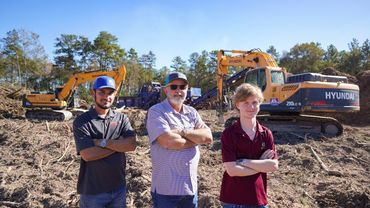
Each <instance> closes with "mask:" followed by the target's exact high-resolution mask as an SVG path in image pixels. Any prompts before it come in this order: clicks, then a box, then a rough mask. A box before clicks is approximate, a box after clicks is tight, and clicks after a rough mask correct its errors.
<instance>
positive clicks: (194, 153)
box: [146, 72, 213, 208]
mask: <svg viewBox="0 0 370 208" xmlns="http://www.w3.org/2000/svg"><path fill="white" fill-rule="evenodd" d="M187 89H188V80H187V78H186V76H185V75H184V74H183V73H180V72H172V73H170V74H169V75H168V76H167V78H166V80H165V83H164V86H163V91H164V93H165V94H166V96H167V99H165V100H164V101H163V102H161V103H158V104H156V105H154V106H152V107H151V108H150V109H149V111H148V119H147V122H146V123H147V124H146V127H147V130H148V135H149V142H150V155H151V160H152V184H151V194H152V200H153V207H154V208H162V207H184V208H188V207H189V208H190V207H197V206H198V194H197V192H198V185H197V169H198V162H199V157H200V154H199V144H209V143H211V142H212V141H213V138H212V133H211V130H210V129H209V127H208V126H207V125H206V124H205V123H204V122H203V120H202V119H201V117H200V115H199V114H198V112H197V111H196V110H195V109H194V108H193V107H190V106H188V105H185V104H184V101H185V99H186V93H187Z"/></svg>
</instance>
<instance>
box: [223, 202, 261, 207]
mask: <svg viewBox="0 0 370 208" xmlns="http://www.w3.org/2000/svg"><path fill="white" fill-rule="evenodd" d="M221 204H222V207H223V208H268V206H267V205H239V204H229V203H223V202H221Z"/></svg>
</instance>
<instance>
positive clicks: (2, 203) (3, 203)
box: [0, 201, 23, 207]
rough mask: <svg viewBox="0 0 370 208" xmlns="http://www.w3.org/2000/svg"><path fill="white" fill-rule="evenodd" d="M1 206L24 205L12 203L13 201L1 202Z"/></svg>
mask: <svg viewBox="0 0 370 208" xmlns="http://www.w3.org/2000/svg"><path fill="white" fill-rule="evenodd" d="M0 205H4V206H8V207H21V206H22V205H23V203H19V202H12V201H0Z"/></svg>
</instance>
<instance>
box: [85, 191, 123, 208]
mask: <svg viewBox="0 0 370 208" xmlns="http://www.w3.org/2000/svg"><path fill="white" fill-rule="evenodd" d="M105 207H110V208H126V187H125V186H122V187H120V188H119V189H116V190H113V191H109V192H105V193H101V194H93V195H89V194H81V195H80V208H105Z"/></svg>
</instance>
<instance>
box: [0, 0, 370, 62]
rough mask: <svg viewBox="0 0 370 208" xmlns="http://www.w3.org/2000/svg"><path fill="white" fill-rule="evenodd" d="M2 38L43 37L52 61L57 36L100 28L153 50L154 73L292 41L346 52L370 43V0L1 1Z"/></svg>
mask: <svg viewBox="0 0 370 208" xmlns="http://www.w3.org/2000/svg"><path fill="white" fill-rule="evenodd" d="M0 5H1V7H0V38H4V37H5V36H6V32H8V31H10V30H12V29H20V28H23V29H26V30H28V31H32V32H34V33H37V34H39V35H40V42H41V44H42V45H43V46H44V47H45V51H46V53H47V54H48V56H49V59H50V60H53V56H54V54H53V51H54V50H55V48H54V44H55V38H57V37H60V35H61V34H76V35H83V36H85V37H88V38H89V40H90V41H93V40H94V39H95V38H96V37H97V35H98V34H99V32H100V31H108V32H109V33H111V34H113V35H115V36H116V37H117V38H118V40H119V44H120V46H121V47H122V48H124V49H126V50H128V49H129V48H134V49H135V50H136V51H137V52H138V53H139V55H142V54H144V53H148V52H149V51H153V53H154V54H155V55H156V58H157V62H156V68H161V67H162V66H168V67H169V66H170V65H171V63H172V59H173V58H174V57H175V56H181V57H182V58H183V59H184V60H186V61H187V60H188V59H189V56H190V54H191V53H193V52H198V53H200V52H201V51H202V50H207V51H212V50H218V49H230V50H231V49H239V50H249V49H252V48H260V49H262V50H264V51H265V50H266V49H268V47H269V46H270V45H273V46H275V48H276V49H277V51H278V52H279V53H280V54H281V53H282V52H283V51H288V50H289V49H290V48H292V47H293V46H294V45H295V44H297V43H306V42H312V41H313V42H319V43H321V46H322V48H323V49H326V48H327V46H328V45H330V44H333V45H334V46H336V47H337V48H338V49H339V50H348V43H350V42H351V41H352V39H353V38H356V39H357V40H358V41H359V42H360V44H361V45H362V43H363V42H364V41H365V40H366V39H370V12H369V8H370V1H368V0H352V1H348V0H336V1H335V0H310V1H295V0H287V1H278V0H275V1H274V0H261V1H256V0H253V1H251V0H229V1H228V0H209V1H200V0H198V1H196V0H184V1H180V0H178V1H176V0H166V1H165V0H157V1H155V0H152V1H150V0H141V1H140V0H137V1H135V0H132V1H128V0H120V1H119V0H104V1H103V0H100V1H99V0H64V1H56V0H2V1H1V4H0Z"/></svg>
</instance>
